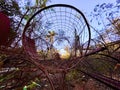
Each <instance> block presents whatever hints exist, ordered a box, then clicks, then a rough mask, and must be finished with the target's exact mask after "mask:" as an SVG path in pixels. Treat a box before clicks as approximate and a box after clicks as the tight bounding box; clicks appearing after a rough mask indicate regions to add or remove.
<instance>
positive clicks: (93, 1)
mask: <svg viewBox="0 0 120 90" xmlns="http://www.w3.org/2000/svg"><path fill="white" fill-rule="evenodd" d="M22 1H23V2H24V1H25V0H22ZM28 1H29V0H28ZM31 1H32V2H35V1H36V0H31ZM32 2H31V3H32ZM115 2H116V0H51V2H48V3H47V5H53V4H68V5H72V6H74V7H76V8H78V9H79V10H80V11H82V12H83V14H84V15H85V16H86V18H87V20H88V21H90V19H91V18H93V17H88V16H89V15H90V13H91V12H93V10H94V8H95V6H96V5H97V4H103V3H115ZM97 22H98V21H95V22H93V23H90V22H89V23H90V24H91V25H92V26H94V27H96V26H97V25H96V23H97ZM100 27H102V26H99V27H97V28H98V29H100ZM92 36H94V35H92Z"/></svg>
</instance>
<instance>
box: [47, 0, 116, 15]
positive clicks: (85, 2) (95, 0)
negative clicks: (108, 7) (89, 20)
mask: <svg viewBox="0 0 120 90" xmlns="http://www.w3.org/2000/svg"><path fill="white" fill-rule="evenodd" d="M115 1H116V0H51V2H50V3H49V4H69V5H73V6H75V7H76V8H78V9H79V10H81V11H83V12H84V13H88V14H89V13H90V12H91V11H93V9H94V7H95V5H97V4H102V3H113V2H115Z"/></svg>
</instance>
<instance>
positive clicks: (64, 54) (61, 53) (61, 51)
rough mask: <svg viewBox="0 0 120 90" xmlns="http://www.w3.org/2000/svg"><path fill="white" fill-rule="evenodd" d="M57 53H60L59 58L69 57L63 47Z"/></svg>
mask: <svg viewBox="0 0 120 90" xmlns="http://www.w3.org/2000/svg"><path fill="white" fill-rule="evenodd" d="M59 54H60V58H61V59H66V60H67V59H69V58H70V53H69V52H68V51H66V50H65V49H60V51H59Z"/></svg>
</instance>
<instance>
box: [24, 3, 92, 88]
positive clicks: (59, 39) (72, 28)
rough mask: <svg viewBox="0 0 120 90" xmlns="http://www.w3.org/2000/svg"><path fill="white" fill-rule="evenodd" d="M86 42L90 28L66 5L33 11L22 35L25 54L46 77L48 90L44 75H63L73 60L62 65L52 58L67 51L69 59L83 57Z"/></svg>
mask: <svg viewBox="0 0 120 90" xmlns="http://www.w3.org/2000/svg"><path fill="white" fill-rule="evenodd" d="M90 39H91V32H90V27H89V24H88V22H87V19H86V18H85V16H84V14H83V13H82V12H81V11H80V10H78V9H77V8H75V7H73V6H71V5H66V4H55V5H50V6H47V7H45V8H42V9H40V10H39V11H37V12H36V13H35V14H34V15H33V16H32V17H31V18H30V19H29V20H28V22H27V24H26V26H25V28H24V31H23V35H22V43H23V47H24V50H25V52H26V53H27V55H28V56H29V57H30V59H31V62H32V63H33V64H35V65H36V66H37V67H38V68H39V69H40V70H41V71H43V73H44V74H45V75H46V76H47V78H48V80H49V82H50V83H51V86H52V87H53V84H52V82H51V80H50V78H49V75H48V72H47V71H52V72H64V69H66V70H67V68H70V67H72V66H75V65H73V64H74V63H73V61H74V60H68V61H67V62H65V61H64V60H60V58H59V56H57V57H56V56H55V54H56V53H58V51H59V50H62V49H67V51H68V52H69V53H70V55H71V57H81V56H82V57H83V56H85V54H87V51H88V48H89V45H90ZM86 42H87V44H86V45H85V46H83V45H84V43H86ZM56 55H58V54H56ZM70 59H72V58H70ZM79 61H80V59H78V61H76V63H78V62H79ZM67 64H68V65H67ZM69 65H70V66H69ZM53 89H54V87H53Z"/></svg>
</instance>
